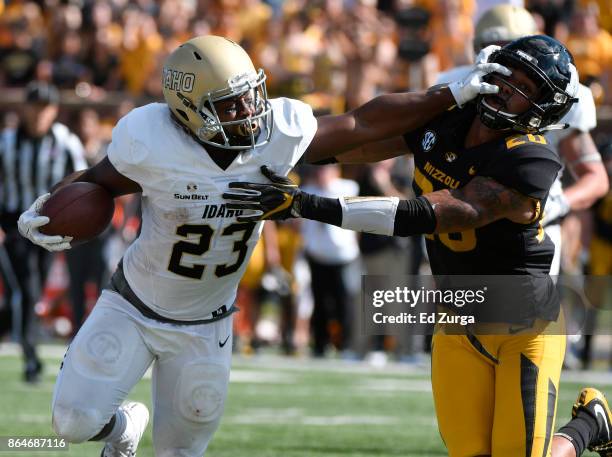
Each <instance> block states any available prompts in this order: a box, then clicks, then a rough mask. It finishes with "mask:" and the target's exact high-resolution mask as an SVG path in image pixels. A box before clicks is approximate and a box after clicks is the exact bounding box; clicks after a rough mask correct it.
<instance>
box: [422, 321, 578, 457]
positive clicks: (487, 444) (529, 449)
mask: <svg viewBox="0 0 612 457" xmlns="http://www.w3.org/2000/svg"><path fill="white" fill-rule="evenodd" d="M565 338H566V337H565V335H548V334H524V335H523V334H516V335H508V334H505V335H502V334H500V335H479V336H471V335H470V336H468V335H450V334H445V333H444V329H443V328H442V329H438V331H437V332H436V334H435V335H434V337H433V349H432V385H433V394H434V402H435V406H436V414H437V417H438V426H439V429H440V434H441V435H442V439H443V440H444V443H445V444H446V447H447V448H448V453H449V456H450V457H474V456H487V455H491V456H493V457H523V456H528V457H529V456H531V457H547V456H550V447H551V442H552V435H553V430H554V422H555V421H554V418H555V413H556V405H557V393H558V391H559V377H560V373H561V366H562V363H563V356H564V353H565Z"/></svg>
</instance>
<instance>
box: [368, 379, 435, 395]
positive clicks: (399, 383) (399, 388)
mask: <svg viewBox="0 0 612 457" xmlns="http://www.w3.org/2000/svg"><path fill="white" fill-rule="evenodd" d="M359 388H362V389H365V390H372V391H379V392H431V382H430V381H429V380H418V379H390V378H379V379H365V380H364V381H363V382H361V383H360V385H359Z"/></svg>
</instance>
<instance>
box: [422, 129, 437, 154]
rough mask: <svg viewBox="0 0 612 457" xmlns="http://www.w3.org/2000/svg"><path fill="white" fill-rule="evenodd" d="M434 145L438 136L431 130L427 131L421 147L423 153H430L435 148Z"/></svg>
mask: <svg viewBox="0 0 612 457" xmlns="http://www.w3.org/2000/svg"><path fill="white" fill-rule="evenodd" d="M434 144H436V134H435V133H434V132H432V131H431V130H427V131H426V132H425V135H423V140H422V141H421V146H423V151H425V152H428V151H430V150H431V148H433V146H434Z"/></svg>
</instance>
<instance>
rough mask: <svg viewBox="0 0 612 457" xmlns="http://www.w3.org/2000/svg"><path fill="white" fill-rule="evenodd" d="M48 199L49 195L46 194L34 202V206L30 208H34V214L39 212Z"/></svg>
mask: <svg viewBox="0 0 612 457" xmlns="http://www.w3.org/2000/svg"><path fill="white" fill-rule="evenodd" d="M49 197H51V194H50V193H48V192H47V193H46V194H43V195H41V196H40V197H38V198H37V199H36V200H35V201H34V204H33V205H32V206H33V207H34V209H35V210H36V212H39V211H40V210H41V208H42V207H43V205H44V204H45V202H46V201H47V200H49Z"/></svg>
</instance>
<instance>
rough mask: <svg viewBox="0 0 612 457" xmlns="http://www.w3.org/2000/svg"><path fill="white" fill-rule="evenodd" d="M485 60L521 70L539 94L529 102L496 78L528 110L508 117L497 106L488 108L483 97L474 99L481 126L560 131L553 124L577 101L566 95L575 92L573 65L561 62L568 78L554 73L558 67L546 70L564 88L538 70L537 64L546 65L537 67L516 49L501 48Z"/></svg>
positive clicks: (500, 128) (531, 59) (526, 54)
mask: <svg viewBox="0 0 612 457" xmlns="http://www.w3.org/2000/svg"><path fill="white" fill-rule="evenodd" d="M517 41H520V40H517ZM568 55H569V54H568ZM562 57H563V56H562ZM488 61H489V62H495V63H499V64H501V65H504V66H506V67H511V68H516V69H520V70H522V71H523V72H525V74H526V75H527V76H528V77H529V79H531V80H532V81H533V82H534V83H536V85H537V87H538V92H539V94H538V96H537V97H536V98H535V99H532V98H530V97H528V96H527V95H526V94H524V93H523V92H522V91H521V90H520V89H519V88H517V87H515V86H514V85H513V84H512V83H511V82H510V81H507V80H505V79H503V78H501V77H500V78H499V80H500V81H501V82H502V83H503V84H505V85H507V86H508V87H510V88H511V89H512V90H513V91H514V93H516V94H519V95H520V96H522V97H524V98H525V99H526V100H528V102H529V105H530V107H529V108H528V109H527V111H525V112H524V113H520V114H511V113H507V112H504V111H502V108H501V107H500V108H494V107H492V106H491V105H490V104H489V103H487V102H486V96H482V95H481V96H479V98H478V99H477V107H478V113H479V115H480V119H481V121H482V122H483V124H485V125H486V126H487V127H489V128H492V129H495V130H504V129H511V130H516V131H519V132H524V133H538V132H544V131H547V130H556V129H562V128H564V125H559V124H556V123H557V122H558V121H559V120H560V119H561V118H562V117H563V116H564V115H565V114H566V113H567V112H568V111H569V109H570V108H571V106H572V104H573V103H575V102H576V101H577V99H576V98H574V97H573V96H572V95H570V94H575V93H576V90H577V73H576V70H575V67H574V66H573V63H571V62H569V61H568V62H563V64H564V66H565V67H566V68H568V69H569V72H570V76H567V75H561V74H560V73H558V68H550V66H549V68H548V73H551V72H552V74H553V76H554V78H556V79H565V81H566V83H565V85H566V87H560V85H559V84H555V82H554V81H553V78H551V77H550V76H549V75H548V74H547V73H546V72H545V71H543V70H542V68H540V66H539V65H544V64H546V62H544V63H540V64H539V63H538V60H537V59H536V58H535V57H533V56H531V55H529V54H528V53H526V52H523V51H521V50H520V49H512V50H508V49H505V48H502V49H500V50H498V51H496V52H494V53H493V54H491V56H490V57H489V60H488ZM555 72H557V73H555Z"/></svg>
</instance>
